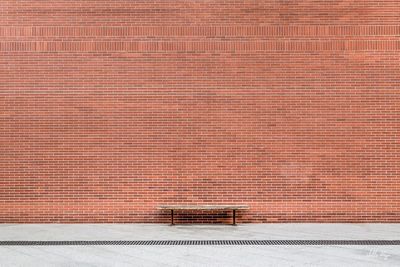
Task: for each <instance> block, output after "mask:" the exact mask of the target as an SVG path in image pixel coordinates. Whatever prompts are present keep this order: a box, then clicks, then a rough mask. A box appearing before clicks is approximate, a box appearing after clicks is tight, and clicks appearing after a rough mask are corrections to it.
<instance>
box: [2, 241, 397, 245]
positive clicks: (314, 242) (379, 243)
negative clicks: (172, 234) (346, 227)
mask: <svg viewBox="0 0 400 267" xmlns="http://www.w3.org/2000/svg"><path fill="white" fill-rule="evenodd" d="M193 245H194V246H248V245H250V246H291V245H295V246H332V245H361V246H389V245H390V246H393V245H395V246H398V245H400V240H119V241H111V240H99V241H0V246H193Z"/></svg>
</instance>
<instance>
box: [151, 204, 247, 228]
mask: <svg viewBox="0 0 400 267" xmlns="http://www.w3.org/2000/svg"><path fill="white" fill-rule="evenodd" d="M248 208H249V206H247V205H160V206H159V207H158V209H160V210H170V211H171V225H174V210H232V213H233V223H232V225H236V211H237V210H246V209H248Z"/></svg>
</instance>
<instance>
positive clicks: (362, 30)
mask: <svg viewBox="0 0 400 267" xmlns="http://www.w3.org/2000/svg"><path fill="white" fill-rule="evenodd" d="M0 36H1V37H92V38H93V37H95V38H100V37H136V36H145V37H147V36H150V37H179V36H184V37H187V36H206V37H252V36H256V37H288V38H292V37H298V36H300V37H319V38H322V37H325V36H326V37H332V36H340V37H342V36H345V37H347V38H348V36H396V37H400V26H399V25H385V26H383V25H362V26H359V25H357V26H355V25H352V26H348V25H347V26H346V25H307V26H306V25H296V26H287V25H286V26H285V25H279V26H278V25H275V26H234V27H233V26H181V27H177V26H167V27H163V26H160V27H155V26H153V27H150V26H146V27H139V26H136V27H128V26H125V27H118V26H115V27H107V26H103V27H102V26H87V27H86V26H80V27H71V26H69V27H68V26H64V27H63V26H58V27H54V26H42V27H37V26H36V27H32V26H25V27H21V26H20V27H11V26H8V27H4V26H3V27H0Z"/></svg>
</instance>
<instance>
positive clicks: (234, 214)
mask: <svg viewBox="0 0 400 267" xmlns="http://www.w3.org/2000/svg"><path fill="white" fill-rule="evenodd" d="M232 211H233V223H232V225H236V210H232Z"/></svg>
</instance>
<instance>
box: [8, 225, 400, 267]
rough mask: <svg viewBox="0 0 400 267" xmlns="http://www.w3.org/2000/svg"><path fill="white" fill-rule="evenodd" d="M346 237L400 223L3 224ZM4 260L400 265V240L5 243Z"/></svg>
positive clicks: (27, 230)
mask: <svg viewBox="0 0 400 267" xmlns="http://www.w3.org/2000/svg"><path fill="white" fill-rule="evenodd" d="M342 239H344V240H365V239H367V240H393V239H400V224H240V225H238V226H230V225H176V226H170V225H166V224H0V241H75V240H82V241H86V240H87V241H95V240H110V241H118V240H342ZM0 266H400V246H371V245H365V246H359V245H357V246H354V245H353V246H346V245H325V246H319V245H318V246H305V245H279V246H252V245H229V246H215V245H214V246H210V245H202V246H172V245H170V246H168V245H166V246H113V245H100V246H0Z"/></svg>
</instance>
